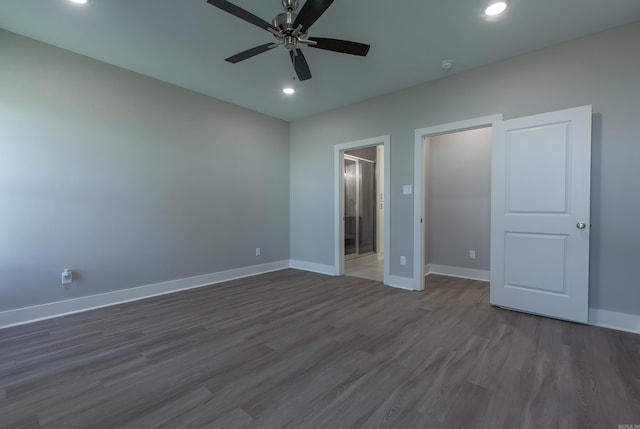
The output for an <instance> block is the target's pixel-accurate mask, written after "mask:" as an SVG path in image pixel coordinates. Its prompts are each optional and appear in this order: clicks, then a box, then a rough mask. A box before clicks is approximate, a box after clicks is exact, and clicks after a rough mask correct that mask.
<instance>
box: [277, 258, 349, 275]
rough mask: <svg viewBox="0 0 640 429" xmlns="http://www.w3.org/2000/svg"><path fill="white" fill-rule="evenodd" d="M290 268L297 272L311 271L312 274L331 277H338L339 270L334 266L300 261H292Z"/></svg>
mask: <svg viewBox="0 0 640 429" xmlns="http://www.w3.org/2000/svg"><path fill="white" fill-rule="evenodd" d="M289 268H295V269H296V270H302V271H310V272H312V273H318V274H326V275H329V276H337V275H339V274H338V269H337V268H336V267H335V266H333V265H325V264H316V263H315V262H307V261H298V260H295V259H292V260H291V261H289Z"/></svg>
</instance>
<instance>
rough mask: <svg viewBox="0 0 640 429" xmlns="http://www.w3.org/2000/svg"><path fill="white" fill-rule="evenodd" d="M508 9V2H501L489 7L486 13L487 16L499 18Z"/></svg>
mask: <svg viewBox="0 0 640 429" xmlns="http://www.w3.org/2000/svg"><path fill="white" fill-rule="evenodd" d="M506 9H507V2H504V1H499V2H496V3H493V4H491V5H489V7H488V8H486V9H485V11H484V13H485V14H486V15H487V16H497V15H500V14H501V13H502V12H504V11H505V10H506Z"/></svg>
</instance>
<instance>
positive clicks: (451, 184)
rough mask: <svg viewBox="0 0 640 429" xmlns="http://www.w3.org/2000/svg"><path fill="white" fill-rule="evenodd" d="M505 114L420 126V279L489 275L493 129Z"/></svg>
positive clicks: (483, 277) (422, 281)
mask: <svg viewBox="0 0 640 429" xmlns="http://www.w3.org/2000/svg"><path fill="white" fill-rule="evenodd" d="M501 120H502V115H495V116H488V117H483V118H476V119H471V120H468V121H461V122H455V123H451V124H445V125H440V126H436V127H429V128H423V129H420V130H416V142H415V160H414V175H415V176H414V184H415V199H414V219H415V225H414V228H415V229H414V231H416V233H417V234H418V237H416V239H415V240H414V279H415V282H416V283H415V285H414V289H415V290H424V287H425V275H426V274H444V275H450V276H456V277H464V278H472V279H479V280H488V279H489V272H490V267H489V261H490V254H489V247H490V246H489V244H490V239H491V236H490V227H491V220H490V217H491V211H490V207H491V206H490V202H491V141H492V136H491V130H492V126H493V124H494V123H497V122H498V121H501Z"/></svg>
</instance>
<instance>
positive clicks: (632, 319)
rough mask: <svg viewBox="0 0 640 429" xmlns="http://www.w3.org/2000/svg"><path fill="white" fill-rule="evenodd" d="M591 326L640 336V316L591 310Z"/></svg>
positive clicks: (596, 309)
mask: <svg viewBox="0 0 640 429" xmlns="http://www.w3.org/2000/svg"><path fill="white" fill-rule="evenodd" d="M589 325H594V326H600V327H602V328H611V329H617V330H618V331H627V332H633V333H635V334H640V315H638V314H627V313H619V312H617V311H610V310H600V309H598V308H590V309H589Z"/></svg>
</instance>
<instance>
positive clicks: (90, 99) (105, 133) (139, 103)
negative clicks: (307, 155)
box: [0, 31, 289, 311]
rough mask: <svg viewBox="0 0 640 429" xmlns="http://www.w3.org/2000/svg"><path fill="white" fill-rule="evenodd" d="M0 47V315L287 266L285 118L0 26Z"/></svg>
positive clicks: (287, 217) (287, 166) (287, 134)
mask: <svg viewBox="0 0 640 429" xmlns="http://www.w3.org/2000/svg"><path fill="white" fill-rule="evenodd" d="M0 52H1V53H2V54H1V57H2V59H1V61H0V311H1V310H7V309H13V308H20V307H24V306H29V305H34V304H39V303H45V302H52V301H59V300H64V299H69V298H75V297H80V296H86V295H91V294H96V293H101V292H107V291H113V290H117V289H125V288H129V287H134V286H140V285H145V284H151V283H156V282H162V281H167V280H172V279H179V278H185V277H190V276H195V275H201V274H209V273H215V272H219V271H223V270H228V269H233V268H238V267H245V266H251V265H256V264H261V263H266V262H271V261H279V260H286V259H288V258H289V125H288V123H286V122H284V121H281V120H277V119H274V118H271V117H267V116H264V115H261V114H257V113H254V112H251V111H248V110H245V109H242V108H239V107H236V106H233V105H231V104H227V103H224V102H221V101H218V100H215V99H212V98H209V97H206V96H202V95H198V94H196V93H193V92H190V91H187V90H184V89H181V88H178V87H174V86H171V85H168V84H165V83H162V82H160V81H156V80H153V79H150V78H147V77H144V76H141V75H138V74H135V73H132V72H129V71H126V70H123V69H119V68H116V67H113V66H110V65H107V64H104V63H101V62H98V61H95V60H92V59H89V58H86V57H83V56H80V55H76V54H72V53H70V52H68V51H64V50H61V49H58V48H54V47H51V46H49V45H45V44H42V43H39V42H35V41H33V40H29V39H26V38H23V37H20V36H17V35H14V34H11V33H8V32H5V31H0ZM212 78H213V77H212ZM256 247H261V248H262V256H260V257H256V256H255V248H256ZM63 268H72V269H74V270H76V272H77V281H76V282H74V283H73V285H72V286H71V287H70V288H68V289H66V288H63V287H62V286H60V271H61V270H62V269H63Z"/></svg>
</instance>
